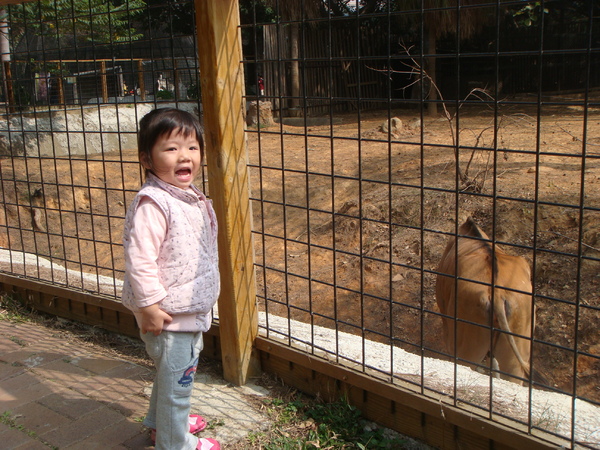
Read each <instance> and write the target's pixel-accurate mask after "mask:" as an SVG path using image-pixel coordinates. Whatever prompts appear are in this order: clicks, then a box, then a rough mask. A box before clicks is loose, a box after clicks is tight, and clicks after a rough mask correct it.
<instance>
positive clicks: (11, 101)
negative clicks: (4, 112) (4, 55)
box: [4, 61, 17, 112]
mask: <svg viewBox="0 0 600 450" xmlns="http://www.w3.org/2000/svg"><path fill="white" fill-rule="evenodd" d="M4 81H5V83H6V103H7V104H8V110H9V111H10V112H15V110H16V106H17V105H16V102H15V90H14V89H13V79H12V70H11V68H10V61H4Z"/></svg>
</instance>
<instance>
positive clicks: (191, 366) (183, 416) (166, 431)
mask: <svg viewBox="0 0 600 450" xmlns="http://www.w3.org/2000/svg"><path fill="white" fill-rule="evenodd" d="M141 337H142V340H143V341H144V343H145V344H146V352H147V353H148V355H149V356H150V357H151V358H152V360H153V361H154V364H155V366H156V378H155V379H154V384H153V385H152V396H151V397H150V407H149V409H148V414H147V415H146V418H145V419H144V425H145V426H147V427H148V428H154V429H156V445H155V448H156V450H192V449H195V448H196V445H197V444H198V438H197V437H196V436H194V435H192V434H190V432H189V431H190V430H189V423H188V415H189V414H190V396H191V395H192V389H193V387H194V374H195V373H196V366H197V365H198V357H199V355H200V352H201V351H202V347H203V341H202V333H200V332H198V333H178V332H173V331H163V332H162V333H161V334H159V335H158V336H154V334H152V333H146V334H141Z"/></svg>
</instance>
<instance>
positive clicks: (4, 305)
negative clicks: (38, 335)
mask: <svg viewBox="0 0 600 450" xmlns="http://www.w3.org/2000/svg"><path fill="white" fill-rule="evenodd" d="M34 316H35V314H34V313H33V311H32V310H31V309H29V308H27V307H26V306H24V305H23V303H21V302H20V301H19V300H18V299H17V298H14V297H13V296H11V295H10V294H7V293H2V294H1V295H0V320H8V321H9V322H13V323H24V322H29V321H32V319H33V318H34Z"/></svg>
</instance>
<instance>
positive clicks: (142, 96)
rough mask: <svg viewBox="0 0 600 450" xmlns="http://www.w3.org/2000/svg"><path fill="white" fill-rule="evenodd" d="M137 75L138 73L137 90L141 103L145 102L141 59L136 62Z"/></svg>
mask: <svg viewBox="0 0 600 450" xmlns="http://www.w3.org/2000/svg"><path fill="white" fill-rule="evenodd" d="M137 73H138V88H139V90H140V98H141V100H142V101H144V100H146V86H145V84H144V63H143V62H142V60H141V59H138V62H137Z"/></svg>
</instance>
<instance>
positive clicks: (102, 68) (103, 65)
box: [100, 61, 108, 103]
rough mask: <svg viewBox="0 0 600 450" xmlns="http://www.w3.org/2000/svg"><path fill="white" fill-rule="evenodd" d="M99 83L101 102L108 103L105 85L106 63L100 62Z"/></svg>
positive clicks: (106, 86)
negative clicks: (100, 84)
mask: <svg viewBox="0 0 600 450" xmlns="http://www.w3.org/2000/svg"><path fill="white" fill-rule="evenodd" d="M100 83H102V102H103V103H108V84H107V83H106V61H100Z"/></svg>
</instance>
